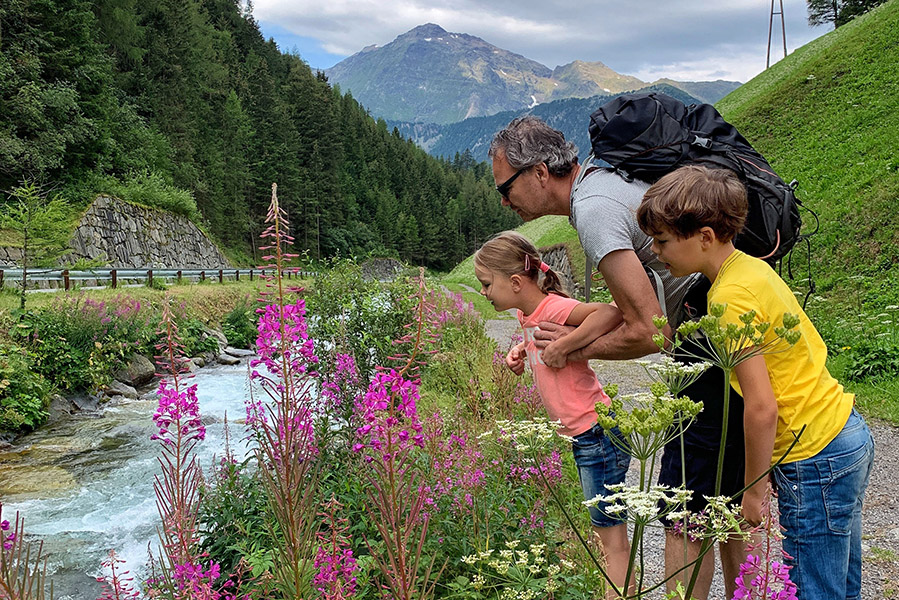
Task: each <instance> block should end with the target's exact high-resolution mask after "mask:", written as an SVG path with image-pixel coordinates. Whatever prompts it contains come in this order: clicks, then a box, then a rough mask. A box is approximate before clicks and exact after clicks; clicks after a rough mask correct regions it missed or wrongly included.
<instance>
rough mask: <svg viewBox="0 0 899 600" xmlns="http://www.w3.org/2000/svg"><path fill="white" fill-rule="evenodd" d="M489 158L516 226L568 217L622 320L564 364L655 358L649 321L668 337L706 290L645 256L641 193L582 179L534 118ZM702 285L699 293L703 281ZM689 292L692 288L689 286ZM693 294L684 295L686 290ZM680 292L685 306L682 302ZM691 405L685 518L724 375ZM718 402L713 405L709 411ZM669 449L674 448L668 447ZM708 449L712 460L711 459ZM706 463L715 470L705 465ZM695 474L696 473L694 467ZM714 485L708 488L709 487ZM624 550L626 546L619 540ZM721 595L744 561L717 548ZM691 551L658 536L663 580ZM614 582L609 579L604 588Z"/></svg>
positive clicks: (702, 476)
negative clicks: (696, 408)
mask: <svg viewBox="0 0 899 600" xmlns="http://www.w3.org/2000/svg"><path fill="white" fill-rule="evenodd" d="M488 156H489V157H490V158H491V159H492V161H493V178H494V180H495V181H496V189H497V191H498V192H499V193H500V195H501V196H502V203H503V205H504V206H508V207H510V208H511V209H512V210H514V211H515V212H517V213H518V214H519V215H520V216H521V218H522V219H524V220H525V221H531V220H533V219H536V218H538V217H542V216H545V215H567V216H568V217H569V220H570V221H571V224H572V226H574V228H575V229H577V233H578V238H579V239H580V242H581V246H582V247H583V248H584V252H585V253H586V254H587V256H588V257H590V259H591V260H592V261H593V264H595V265H597V267H598V268H599V271H600V273H601V274H602V276H603V279H604V280H605V284H606V286H607V287H608V288H609V292H610V293H611V295H612V299H613V300H614V302H615V304H616V305H617V306H618V308H619V310H620V311H621V314H622V317H623V322H622V324H621V325H620V326H619V327H618V328H616V329H614V330H612V331H610V332H609V333H607V334H605V335H603V336H601V337H599V338H597V339H596V340H595V341H593V342H592V343H591V344H589V345H587V346H586V347H584V348H582V349H581V350H579V351H577V352H574V353H572V354H571V355H569V356H570V360H584V359H590V358H599V359H630V358H638V357H641V356H646V355H647V354H652V353H654V352H657V351H658V348H657V346H656V345H655V343H654V342H653V341H652V336H653V334H655V333H656V332H657V330H656V328H655V325H654V324H653V322H652V317H653V316H655V315H666V316H667V317H668V322H669V324H670V327H669V328H668V330H667V331H666V332H665V333H666V335H668V336H669V337H670V336H671V333H672V332H671V327H676V326H677V325H678V324H679V323H680V322H681V321H682V320H683V318H684V317H685V316H686V315H685V312H687V310H690V309H691V307H692V308H695V309H698V310H699V313H698V314H690V315H689V316H690V317H696V316H701V314H703V313H704V312H705V303H704V296H705V290H706V289H707V288H705V289H703V288H702V287H701V286H700V285H699V279H700V278H697V277H696V276H694V275H691V276H687V277H674V276H673V275H671V273H670V272H669V270H668V269H667V268H666V265H665V264H664V263H663V262H661V261H659V260H658V258H657V257H656V255H655V254H654V253H653V252H652V250H651V246H652V238H650V237H649V236H647V235H646V234H644V233H643V232H642V231H640V228H639V226H638V225H637V221H636V217H635V215H636V211H637V207H638V206H639V205H640V202H641V201H642V199H643V194H644V193H645V192H646V190H647V189H648V188H649V184H647V183H644V182H641V181H638V180H633V181H627V180H625V179H624V178H623V177H621V176H620V175H619V174H617V173H615V172H613V171H611V170H609V169H589V170H588V172H586V173H581V166H580V165H578V159H577V148H576V147H575V146H574V144H572V143H571V142H568V141H566V140H565V137H564V136H563V135H562V133H561V132H559V131H556V130H555V129H552V128H551V127H549V126H548V125H547V124H546V123H544V122H543V121H542V120H540V119H538V118H537V117H533V116H525V117H520V118H518V119H515V120H514V121H512V122H511V123H510V124H509V125H508V126H507V127H506V128H505V129H503V130H502V131H500V132H499V133H497V134H496V136H495V137H494V139H493V141H492V143H491V144H490V150H489V152H488ZM706 283H708V282H707V281H706ZM694 284H696V285H694ZM691 288H692V289H691ZM688 292H690V296H689V299H688V296H687V294H688ZM567 331H568V330H567V328H565V327H564V326H560V325H555V324H552V323H540V329H539V330H538V331H537V332H536V334H535V338H537V339H542V340H544V343H549V341H553V340H555V339H558V338H559V337H561V336H563V335H565V334H566V333H567ZM684 393H685V394H686V395H688V396H690V397H691V398H693V399H695V400H703V401H704V402H705V405H706V408H705V410H704V411H703V413H702V414H701V415H700V417H699V418H698V419H697V421H696V423H694V425H693V426H691V427H690V428H689V429H688V430H687V433H686V434H685V444H686V448H687V449H686V455H687V457H688V462H687V468H686V473H687V481H686V485H687V487H688V489H692V490H694V495H695V496H696V497H697V498H696V500H695V502H693V503H691V505H689V506H688V508H690V509H691V510H693V511H698V510H701V509H702V507H703V506H704V500H703V498H702V494H707V495H710V496H711V495H714V494H713V493H712V491H713V490H710V489H706V488H704V487H703V484H704V482H706V481H708V479H709V476H708V471H709V469H714V468H717V447H718V444H719V443H720V432H721V422H722V414H723V413H722V408H721V398H722V395H723V375H722V374H721V371H720V370H715V371H714V372H712V371H711V370H710V371H709V372H707V373H706V374H705V375H703V377H702V378H701V379H700V380H699V381H698V382H697V383H695V384H694V385H693V386H691V387H690V388H688V389H687V390H685V392H684ZM716 400H717V402H716ZM729 418H730V423H731V424H732V426H729V429H728V431H729V432H739V431H742V428H741V424H742V399H739V398H738V399H736V400H734V399H732V400H731V408H730V413H729ZM672 444H676V446H677V447H676V448H675V447H674V446H673V445H672ZM727 446H728V450H727V457H728V461H727V462H728V464H742V456H743V455H742V448H743V440H742V436H741V435H739V434H733V433H731V434H730V435H729V436H728V444H727ZM710 448H714V449H715V451H714V452H712V451H710ZM709 456H712V457H715V458H716V460H715V461H712V462H714V464H711V462H710V461H707V460H705V458H707V457H709ZM694 465H698V466H695V467H694ZM682 472H683V471H682V469H681V464H680V445H679V442H672V443H671V444H669V447H667V448H666V451H665V453H664V456H663V458H662V473H661V474H660V483H664V484H667V485H674V486H677V485H680V484H681V483H682V482H683V477H682ZM728 475H729V480H728V482H727V484H726V485H724V486H722V489H721V493H724V494H728V493H736V492H737V491H739V490H740V489H741V488H742V481H743V471H742V470H739V472H735V473H729V474H728ZM714 479H715V478H714V477H712V478H711V480H712V481H713V482H714ZM624 543H625V544H627V539H626V536H625V539H624ZM720 549H721V554H722V563H723V565H724V572H725V580H726V583H727V588H728V591H731V588H733V587H734V579H735V578H736V576H737V574H738V573H739V565H740V563H741V562H742V560H743V548H742V544H737V543H733V542H731V543H727V544H722V545H720ZM698 550H699V544H698V543H693V542H690V541H689V540H685V539H684V538H683V537H682V536H678V535H675V534H674V533H673V532H672V531H671V530H669V532H668V535H666V556H665V558H666V571H667V572H668V573H669V574H671V573H673V572H674V571H676V570H677V569H679V568H681V567H682V566H683V565H685V564H687V563H689V562H691V561H692V560H693V559H695V558H696V555H697V554H698ZM713 571H714V558H713V557H712V556H707V557H706V559H705V560H704V561H703V565H702V569H701V570H700V575H699V578H698V582H697V586H696V588H694V592H693V595H694V596H695V597H696V598H699V599H703V598H705V597H707V595H708V589H709V587H710V585H711V579H712V575H713ZM690 574H691V571H690V570H687V571H686V572H685V574H684V573H682V574H681V575H680V576H678V577H677V578H675V579H672V580H669V586H668V587H669V591H670V590H672V589H674V586H675V585H676V579H681V580H683V579H684V578H686V579H687V580H689V578H690ZM613 579H614V578H613ZM728 597H730V595H729V596H728Z"/></svg>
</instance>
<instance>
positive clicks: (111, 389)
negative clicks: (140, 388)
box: [104, 379, 138, 400]
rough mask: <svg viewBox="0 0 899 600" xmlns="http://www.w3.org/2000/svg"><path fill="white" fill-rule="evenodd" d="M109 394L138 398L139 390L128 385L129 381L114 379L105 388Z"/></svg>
mask: <svg viewBox="0 0 899 600" xmlns="http://www.w3.org/2000/svg"><path fill="white" fill-rule="evenodd" d="M104 391H105V392H106V395H107V396H110V397H112V396H125V397H126V398H129V399H131V400H137V397H138V393H137V390H136V389H134V388H133V387H131V386H130V385H128V384H127V383H122V382H121V381H117V380H115V379H113V380H112V381H111V382H110V383H109V385H107V386H106V389H105V390H104Z"/></svg>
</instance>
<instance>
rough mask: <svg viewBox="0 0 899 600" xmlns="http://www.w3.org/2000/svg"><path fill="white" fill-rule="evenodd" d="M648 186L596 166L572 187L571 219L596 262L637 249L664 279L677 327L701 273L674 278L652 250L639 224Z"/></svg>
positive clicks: (670, 313)
mask: <svg viewBox="0 0 899 600" xmlns="http://www.w3.org/2000/svg"><path fill="white" fill-rule="evenodd" d="M582 168H583V167H582ZM648 188H649V184H647V183H644V182H642V181H638V180H634V181H633V182H630V183H628V182H627V181H625V180H624V179H623V178H621V176H619V175H618V174H616V173H614V172H612V171H609V170H607V169H596V170H595V171H593V172H592V173H590V174H588V175H587V176H586V177H584V179H583V180H582V181H581V183H580V185H579V186H578V187H577V189H575V190H572V194H571V217H570V221H571V225H572V226H573V227H574V228H575V229H577V235H578V238H580V241H581V246H583V248H584V252H585V253H586V254H587V256H589V257H590V259H591V260H592V261H593V264H594V265H598V264H599V262H600V261H601V260H602V259H603V258H604V257H605V256H606V255H607V254H609V253H610V252H614V251H615V250H633V251H634V252H636V253H637V258H639V259H640V262H641V263H643V266H644V268H646V269H649V270H652V271H654V272H655V273H656V274H657V275H658V276H659V278H660V279H661V281H662V287H663V288H664V290H665V305H666V310H667V312H668V314H667V317H668V321H669V323H671V324H672V326H674V327H676V326H677V325H679V324H680V322H681V319H682V312H683V310H682V309H683V301H684V295H685V294H686V293H687V289H688V288H689V287H690V285H692V283H693V282H694V281H695V280H696V279H697V278H698V276H697V275H695V274H694V275H688V276H686V277H673V276H672V275H671V273H670V272H669V271H668V269H666V268H665V263H663V262H661V261H659V260H658V258H656V255H655V253H653V251H652V250H651V249H650V247H651V246H652V238H651V237H649V236H648V235H646V234H645V233H643V232H642V231H640V227H638V226H637V207H639V206H640V202H641V201H642V200H643V194H644V193H645V192H646V190H647V189H648ZM648 277H649V280H650V283H651V284H652V286H653V289H656V286H657V281H656V279H655V277H654V276H652V274H651V273H648ZM656 293H657V294H658V291H656Z"/></svg>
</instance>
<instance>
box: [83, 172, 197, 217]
mask: <svg viewBox="0 0 899 600" xmlns="http://www.w3.org/2000/svg"><path fill="white" fill-rule="evenodd" d="M91 183H92V185H91V187H93V188H94V189H93V190H91V191H93V192H95V193H105V194H110V195H112V196H115V197H116V198H120V199H122V200H124V201H126V202H133V203H134V204H140V205H143V206H148V207H150V208H159V209H162V210H167V211H169V212H173V213H175V214H179V215H183V216H185V217H187V218H189V219H191V220H192V221H198V220H199V217H200V212H199V211H198V210H197V203H196V201H195V200H194V197H193V194H192V193H191V192H189V191H188V190H184V189H181V188H179V187H176V186H175V185H174V184H172V182H171V181H169V180H168V179H166V177H164V176H163V175H161V174H159V173H156V172H154V171H147V170H143V171H134V172H131V173H129V174H128V175H127V177H126V178H125V180H124V181H120V180H118V179H116V178H115V177H111V176H107V177H102V178H97V179H96V180H95V181H93V182H91Z"/></svg>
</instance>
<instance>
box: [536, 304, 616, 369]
mask: <svg viewBox="0 0 899 600" xmlns="http://www.w3.org/2000/svg"><path fill="white" fill-rule="evenodd" d="M565 324H566V325H574V326H575V327H576V328H575V330H574V331H572V332H571V333H569V334H567V335H564V336H562V337H561V338H559V339H558V340H556V341H554V342H551V343H550V344H549V345H548V346H547V347H546V348H544V349H543V354H542V355H541V356H542V358H543V362H544V363H545V364H546V365H547V366H549V367H555V368H562V367H564V366H565V364H566V362H567V360H568V355H569V354H571V353H572V352H574V351H575V350H580V349H581V348H583V347H584V346H586V345H588V344H590V343H591V342H593V341H594V340H595V339H597V338H599V337H600V336H602V335H605V334H606V333H608V332H610V331H612V330H613V329H614V328H615V327H618V325H620V324H621V311H620V310H618V307H616V306H613V305H611V304H603V303H601V302H591V303H590V304H583V303H581V304H578V305H577V306H575V307H574V308H573V309H572V310H571V313H570V314H569V315H568V318H567V319H566V320H565Z"/></svg>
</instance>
